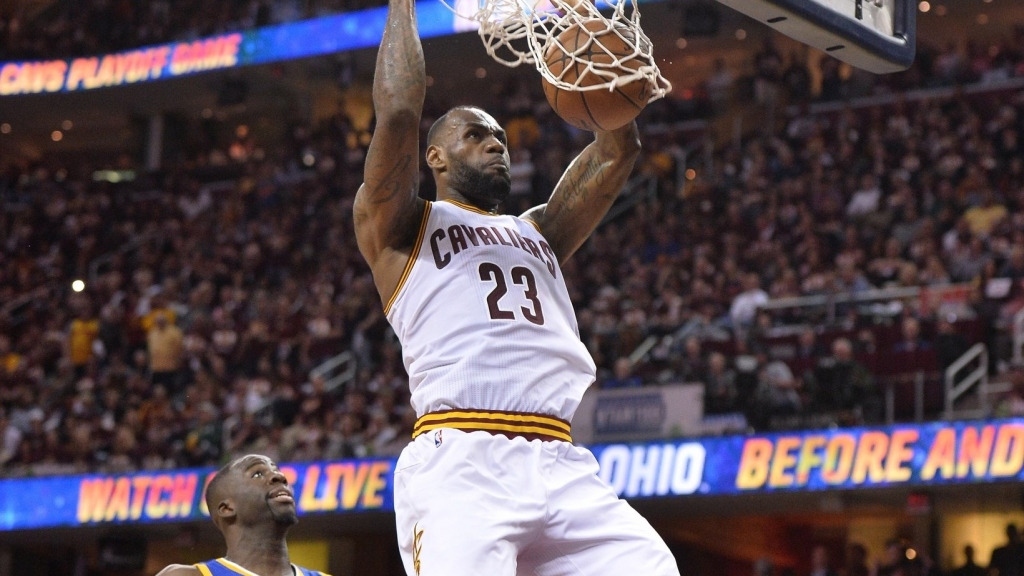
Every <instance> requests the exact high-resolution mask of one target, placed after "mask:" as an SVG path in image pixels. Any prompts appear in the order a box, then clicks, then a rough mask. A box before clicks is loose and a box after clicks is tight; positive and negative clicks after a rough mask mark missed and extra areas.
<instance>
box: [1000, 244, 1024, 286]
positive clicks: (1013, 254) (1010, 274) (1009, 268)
mask: <svg viewBox="0 0 1024 576" xmlns="http://www.w3.org/2000/svg"><path fill="white" fill-rule="evenodd" d="M999 277H1000V278H1010V279H1011V280H1014V281H1017V280H1021V279H1024V246H1020V245H1015V246H1014V247H1013V248H1011V249H1010V256H1009V258H1007V260H1006V263H1005V264H1003V267H1002V268H1000V269H999Z"/></svg>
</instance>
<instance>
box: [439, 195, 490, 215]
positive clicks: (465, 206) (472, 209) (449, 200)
mask: <svg viewBox="0 0 1024 576" xmlns="http://www.w3.org/2000/svg"><path fill="white" fill-rule="evenodd" d="M441 202H447V203H449V204H454V205H456V206H458V207H459V208H462V209H463V210H469V211H470V212H476V213H477V214H483V215H484V216H498V214H495V213H493V212H485V211H484V210H481V209H479V208H477V207H476V206H470V205H469V204H463V203H462V202H459V201H458V200H452V199H451V198H446V199H444V200H441Z"/></svg>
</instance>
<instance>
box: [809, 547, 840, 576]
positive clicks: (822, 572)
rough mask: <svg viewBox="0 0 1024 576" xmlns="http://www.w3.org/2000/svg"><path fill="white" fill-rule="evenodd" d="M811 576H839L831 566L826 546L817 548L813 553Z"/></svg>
mask: <svg viewBox="0 0 1024 576" xmlns="http://www.w3.org/2000/svg"><path fill="white" fill-rule="evenodd" d="M810 576H839V573H838V572H836V571H835V570H833V569H832V567H831V566H829V562H828V549H827V548H825V547H824V546H815V547H814V550H813V551H812V552H811V574H810Z"/></svg>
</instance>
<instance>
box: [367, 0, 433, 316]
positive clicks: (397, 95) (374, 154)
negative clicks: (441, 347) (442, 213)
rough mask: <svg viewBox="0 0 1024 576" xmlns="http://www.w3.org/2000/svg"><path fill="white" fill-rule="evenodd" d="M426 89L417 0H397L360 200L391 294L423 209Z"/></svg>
mask: <svg viewBox="0 0 1024 576" xmlns="http://www.w3.org/2000/svg"><path fill="white" fill-rule="evenodd" d="M425 94H426V72H425V68H424V65H423V49H422V46H421V45H420V39H419V35H418V33H417V31H416V9H415V3H414V1H413V0H390V2H389V3H388V17H387V22H386V23H385V26H384V37H383V39H382V40H381V44H380V51H379V52H378V53H377V67H376V71H375V73H374V78H373V106H374V111H375V114H376V118H377V127H376V130H375V131H374V134H373V139H372V140H371V141H370V149H369V151H368V152H367V155H366V166H365V168H364V171H363V185H362V186H360V188H359V191H358V192H357V193H356V199H355V205H354V207H353V213H354V218H355V228H356V240H357V241H358V244H359V250H360V252H362V254H363V256H364V257H365V258H366V261H367V262H368V263H369V264H370V268H371V269H372V270H373V275H374V280H375V281H376V284H377V290H378V291H379V292H380V294H381V297H382V299H384V300H387V299H388V298H390V297H391V294H392V293H393V292H394V290H395V288H396V287H397V286H398V280H399V277H400V276H401V273H402V269H403V268H404V266H405V261H406V259H407V258H408V254H409V249H410V248H411V246H412V244H413V243H414V241H415V236H416V233H417V231H418V229H419V223H420V218H421V216H422V214H423V210H424V203H423V201H422V200H420V199H419V198H418V197H417V195H416V188H417V181H416V180H417V175H418V174H419V158H418V154H419V123H420V114H421V113H422V111H423V98H424V96H425Z"/></svg>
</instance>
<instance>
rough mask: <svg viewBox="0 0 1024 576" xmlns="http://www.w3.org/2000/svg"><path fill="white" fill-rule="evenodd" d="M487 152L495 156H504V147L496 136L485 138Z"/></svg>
mask: <svg viewBox="0 0 1024 576" xmlns="http://www.w3.org/2000/svg"><path fill="white" fill-rule="evenodd" d="M487 151H488V152H493V153H495V154H504V153H505V145H504V144H502V143H501V140H498V137H497V136H494V135H492V136H490V137H489V138H487Z"/></svg>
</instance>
